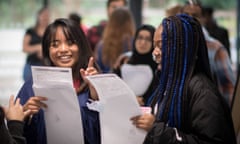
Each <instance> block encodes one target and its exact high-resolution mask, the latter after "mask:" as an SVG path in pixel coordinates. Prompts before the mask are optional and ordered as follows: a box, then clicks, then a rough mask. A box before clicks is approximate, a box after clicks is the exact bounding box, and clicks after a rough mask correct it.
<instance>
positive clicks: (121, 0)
mask: <svg viewBox="0 0 240 144" xmlns="http://www.w3.org/2000/svg"><path fill="white" fill-rule="evenodd" d="M124 6H127V0H107V18H108V19H109V18H110V16H111V14H112V12H113V11H114V10H115V9H116V8H118V7H124ZM107 22H108V20H102V21H100V23H99V24H98V25H94V26H92V27H91V28H89V30H88V35H87V38H88V41H89V43H90V46H91V48H92V50H94V49H95V47H96V45H97V43H98V42H99V41H100V39H101V38H102V33H103V30H104V28H105V26H106V24H107Z"/></svg>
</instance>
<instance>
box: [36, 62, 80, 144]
mask: <svg viewBox="0 0 240 144" xmlns="http://www.w3.org/2000/svg"><path fill="white" fill-rule="evenodd" d="M32 76H33V90H34V93H35V95H36V96H45V97H47V98H48V101H46V102H45V103H46V104H47V105H48V108H47V109H44V117H45V124H46V133H47V142H48V144H84V138H83V129H82V120H81V113H80V107H79V104H78V99H77V96H76V93H75V90H74V88H73V82H72V71H71V69H70V68H57V67H40V66H32Z"/></svg>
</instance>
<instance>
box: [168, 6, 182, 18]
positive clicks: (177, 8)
mask: <svg viewBox="0 0 240 144" xmlns="http://www.w3.org/2000/svg"><path fill="white" fill-rule="evenodd" d="M182 8H183V6H182V5H180V4H176V5H174V6H171V7H169V8H168V9H166V10H165V15H166V17H169V16H174V15H176V14H180V13H181V11H182Z"/></svg>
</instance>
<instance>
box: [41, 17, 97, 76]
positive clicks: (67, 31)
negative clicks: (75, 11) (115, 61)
mask: <svg viewBox="0 0 240 144" xmlns="http://www.w3.org/2000/svg"><path fill="white" fill-rule="evenodd" d="M58 27H61V28H62V30H63V33H64V35H65V37H66V39H68V40H71V41H73V42H74V43H76V45H77V46H78V48H79V60H78V63H76V65H75V66H74V68H73V77H74V78H80V79H81V77H80V74H79V70H80V68H87V65H88V61H89V58H90V57H91V56H92V50H91V48H90V47H89V44H88V41H87V39H86V37H85V35H84V32H83V31H82V30H81V29H80V28H79V27H78V26H77V25H76V24H75V23H74V22H73V21H71V20H69V19H64V18H59V19H56V20H55V21H54V22H53V23H51V24H50V25H49V26H48V27H47V29H46V31H45V33H44V35H43V40H42V49H43V57H44V61H45V64H46V65H48V66H54V64H53V62H52V61H51V59H50V57H49V48H50V44H51V42H52V40H53V39H54V38H55V36H56V32H57V28H58ZM81 80H82V79H81Z"/></svg>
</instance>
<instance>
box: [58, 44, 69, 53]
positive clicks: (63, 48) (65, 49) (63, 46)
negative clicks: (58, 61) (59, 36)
mask: <svg viewBox="0 0 240 144" xmlns="http://www.w3.org/2000/svg"><path fill="white" fill-rule="evenodd" d="M60 50H61V51H67V50H68V46H67V45H66V44H65V43H62V44H61V47H60Z"/></svg>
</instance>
